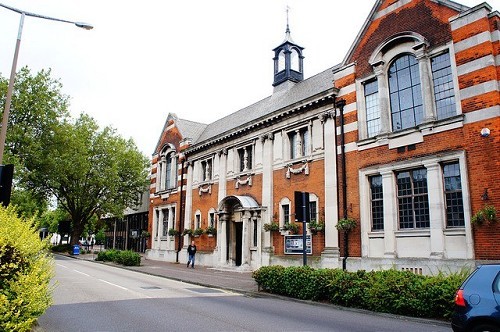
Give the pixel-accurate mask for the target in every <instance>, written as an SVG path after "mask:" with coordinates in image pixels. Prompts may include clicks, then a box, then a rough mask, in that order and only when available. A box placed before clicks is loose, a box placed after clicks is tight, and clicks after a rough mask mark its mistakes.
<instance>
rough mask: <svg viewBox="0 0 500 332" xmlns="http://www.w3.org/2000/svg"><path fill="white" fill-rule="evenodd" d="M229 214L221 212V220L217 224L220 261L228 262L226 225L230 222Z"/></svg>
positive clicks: (221, 262) (222, 262)
mask: <svg viewBox="0 0 500 332" xmlns="http://www.w3.org/2000/svg"><path fill="white" fill-rule="evenodd" d="M228 218H229V215H228V214H227V213H225V212H219V221H218V225H217V244H218V246H219V248H220V250H219V263H220V264H221V265H222V264H226V262H227V259H228V257H227V233H226V225H227V222H228Z"/></svg>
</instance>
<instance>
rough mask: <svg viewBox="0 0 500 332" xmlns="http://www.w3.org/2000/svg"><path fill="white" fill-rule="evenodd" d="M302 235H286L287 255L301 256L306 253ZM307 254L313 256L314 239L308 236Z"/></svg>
mask: <svg viewBox="0 0 500 332" xmlns="http://www.w3.org/2000/svg"><path fill="white" fill-rule="evenodd" d="M303 242H304V241H303V239H302V235H285V254H290V255H301V254H303V252H304V247H303ZM306 249H307V254H308V255H312V238H311V235H306Z"/></svg>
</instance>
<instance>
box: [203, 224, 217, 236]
mask: <svg viewBox="0 0 500 332" xmlns="http://www.w3.org/2000/svg"><path fill="white" fill-rule="evenodd" d="M205 234H207V235H208V236H214V235H215V234H217V228H215V227H213V226H208V227H207V228H206V229H205Z"/></svg>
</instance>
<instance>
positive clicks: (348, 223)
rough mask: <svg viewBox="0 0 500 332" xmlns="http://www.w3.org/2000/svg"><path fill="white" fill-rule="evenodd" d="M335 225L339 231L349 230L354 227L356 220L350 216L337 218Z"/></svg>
mask: <svg viewBox="0 0 500 332" xmlns="http://www.w3.org/2000/svg"><path fill="white" fill-rule="evenodd" d="M335 227H336V228H337V229H338V230H339V231H344V232H349V231H350V230H352V229H354V228H356V220H354V219H352V218H342V219H339V221H338V223H337V225H335Z"/></svg>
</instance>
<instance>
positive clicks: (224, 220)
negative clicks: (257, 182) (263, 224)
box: [217, 196, 262, 267]
mask: <svg viewBox="0 0 500 332" xmlns="http://www.w3.org/2000/svg"><path fill="white" fill-rule="evenodd" d="M218 210H219V211H218V215H219V227H220V229H221V230H222V232H221V236H220V237H218V239H217V245H218V247H219V248H220V253H221V255H220V263H221V264H223V265H229V266H236V267H239V266H249V265H251V259H252V257H251V253H250V248H251V247H253V248H255V247H257V246H259V245H258V243H259V242H260V241H259V239H258V238H260V236H259V232H258V229H259V222H260V211H261V210H262V207H261V206H260V205H259V204H258V203H257V202H256V201H255V199H253V198H252V197H250V196H227V197H225V198H224V199H223V200H222V201H221V202H220V204H219V209H218Z"/></svg>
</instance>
